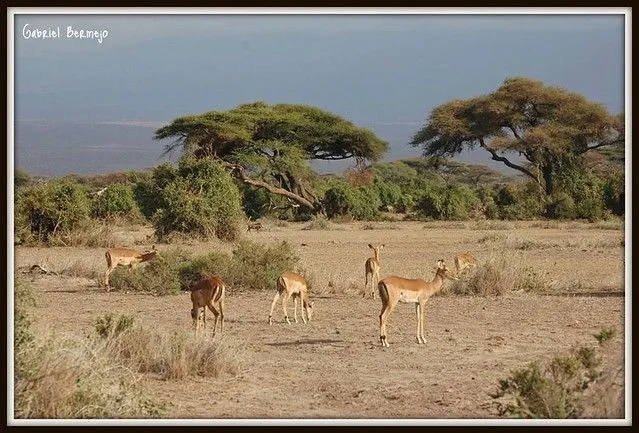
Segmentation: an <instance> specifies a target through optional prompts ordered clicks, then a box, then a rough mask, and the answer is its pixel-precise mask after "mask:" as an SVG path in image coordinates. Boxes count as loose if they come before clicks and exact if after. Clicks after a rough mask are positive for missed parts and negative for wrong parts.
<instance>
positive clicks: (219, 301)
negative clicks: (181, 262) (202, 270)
mask: <svg viewBox="0 0 639 433" xmlns="http://www.w3.org/2000/svg"><path fill="white" fill-rule="evenodd" d="M225 294H226V286H225V285H224V281H222V280H221V279H220V278H219V277H217V276H209V277H205V278H202V279H201V280H199V281H198V282H196V283H195V284H193V286H191V302H192V303H193V308H191V318H192V319H193V327H194V328H195V335H196V336H197V334H198V331H199V329H200V319H201V321H202V322H203V326H204V327H205V328H206V309H207V307H208V309H209V310H210V311H211V312H212V313H213V315H214V316H215V323H214V325H213V335H215V331H216V330H217V321H218V318H219V319H220V333H222V332H223V331H224V297H225V296H224V295H225Z"/></svg>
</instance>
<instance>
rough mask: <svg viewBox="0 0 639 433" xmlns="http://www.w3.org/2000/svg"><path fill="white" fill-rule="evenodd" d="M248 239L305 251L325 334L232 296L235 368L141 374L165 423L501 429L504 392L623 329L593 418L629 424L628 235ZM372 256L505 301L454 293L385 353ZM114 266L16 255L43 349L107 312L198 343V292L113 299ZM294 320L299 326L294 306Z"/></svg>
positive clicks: (59, 254) (456, 230) (407, 321)
mask: <svg viewBox="0 0 639 433" xmlns="http://www.w3.org/2000/svg"><path fill="white" fill-rule="evenodd" d="M150 234H152V229H151V228H150V227H144V226H140V227H133V226H130V227H121V228H119V229H118V230H117V232H115V234H114V235H115V241H116V243H117V245H118V246H129V247H134V248H139V249H140V250H142V249H143V248H144V247H150V246H151V244H152V243H153V241H151V240H150V238H149V237H148V236H149V235H150ZM243 237H244V238H248V239H250V240H251V241H254V242H258V243H262V244H267V245H274V244H278V243H280V242H281V241H286V242H288V243H289V244H290V245H291V246H292V247H293V249H294V250H295V252H296V253H297V255H298V256H299V258H300V260H299V269H297V270H299V271H300V272H301V273H303V274H304V275H306V277H307V279H308V281H309V283H310V298H311V300H312V301H313V302H314V308H313V316H312V320H311V321H310V322H309V323H307V324H304V323H302V320H301V318H300V317H298V320H299V322H298V323H295V322H294V321H293V323H292V324H290V325H289V324H286V323H285V322H284V318H283V313H282V309H281V305H280V304H279V303H278V304H277V305H276V307H275V310H274V313H273V319H274V323H273V324H272V325H270V326H269V324H268V315H269V309H270V306H271V302H272V300H273V297H274V295H275V289H274V288H273V290H272V291H267V290H259V291H258V290H251V288H247V287H233V286H229V287H227V291H226V303H225V307H226V308H225V328H224V332H223V333H221V334H220V333H218V334H217V335H215V336H214V337H213V335H212V329H211V328H212V326H211V325H212V321H211V322H209V325H208V327H207V328H206V329H205V331H204V332H203V335H201V336H199V337H198V338H199V340H200V341H202V342H204V341H210V340H211V339H212V340H213V341H218V342H220V343H224V344H225V345H226V346H227V348H231V349H232V352H233V354H232V356H233V363H234V365H235V368H233V369H231V370H232V371H228V372H225V371H222V372H220V374H217V375H215V376H199V375H189V376H188V377H185V378H182V379H179V380H177V379H171V378H166V377H161V376H160V375H158V374H154V373H137V374H136V380H137V383H138V384H139V386H140V387H141V389H142V390H143V391H144V392H145V393H147V394H148V395H149V396H151V398H152V399H153V400H155V401H157V402H159V403H160V404H161V405H162V406H163V407H164V410H163V412H162V413H161V415H160V416H161V417H162V418H178V419H184V418H197V419H220V418H221V419H237V418H240V419H250V418H286V419H291V418H306V419H308V418H314V419H320V418H329V419H330V418H353V419H393V418H407V419H434V418H446V419H457V418H461V419H469V418H499V417H501V416H502V415H500V412H499V411H498V406H497V401H496V399H494V398H493V397H491V395H490V394H491V393H493V392H494V391H495V390H496V389H497V386H498V382H499V380H500V379H504V378H506V377H507V376H509V374H510V372H511V371H512V370H514V369H518V368H522V367H523V366H525V365H526V364H528V363H529V362H531V361H539V362H542V363H543V362H547V361H548V360H550V359H552V358H553V357H555V356H558V355H561V354H563V353H566V352H567V351H569V350H571V348H574V347H575V346H577V345H591V344H592V343H595V344H596V341H595V339H594V338H593V335H594V334H596V333H598V332H599V331H601V330H602V329H610V328H614V329H616V333H615V334H614V337H613V338H612V341H610V342H609V343H610V344H609V346H608V349H607V352H606V355H605V356H606V363H607V364H606V365H608V371H609V372H610V377H609V380H608V381H607V382H606V383H605V385H601V388H599V389H597V388H596V387H595V388H594V389H593V390H592V391H591V392H592V395H591V396H590V397H589V398H591V399H592V404H591V406H592V407H593V408H597V407H598V408H599V409H598V410H595V411H594V412H588V411H586V413H585V414H584V416H591V417H600V416H605V417H611V418H614V417H617V416H618V415H619V414H620V412H619V410H621V411H623V405H624V400H623V398H624V392H625V385H624V383H625V376H624V371H625V370H624V359H625V358H624V357H625V332H624V331H625V325H624V323H625V305H626V302H627V298H626V292H625V290H626V289H625V284H624V269H625V267H624V245H625V243H624V227H623V223H616V224H608V223H606V222H601V223H585V222H550V221H548V222H545V221H536V222H534V221H533V222H523V221H522V222H518V221H507V222H506V221H476V222H475V221H469V222H416V221H396V222H391V221H388V222H372V223H363V222H346V223H341V224H338V223H330V224H329V225H328V226H326V227H322V228H321V229H314V227H313V226H312V225H309V223H282V222H278V221H265V222H264V223H263V229H262V230H260V231H251V232H246V233H245V234H244V235H243ZM369 243H370V244H373V245H379V244H385V248H384V249H383V250H382V251H381V254H380V262H381V272H380V277H381V278H384V277H385V276H388V275H398V276H403V277H408V278H423V279H425V280H427V281H428V280H431V279H432V278H433V276H434V273H435V266H436V261H437V260H438V259H440V258H441V259H444V260H445V261H446V263H447V265H448V266H449V267H453V266H454V265H453V257H454V255H455V254H457V253H459V252H470V253H471V254H473V255H474V256H475V257H476V258H477V259H478V261H479V264H480V266H481V265H482V264H486V263H492V264H493V265H494V266H495V267H498V268H499V272H500V273H501V275H502V276H503V277H504V278H502V284H503V285H505V286H504V287H502V289H500V293H498V294H489V295H472V294H471V295H463V294H456V293H455V292H454V291H453V290H452V287H453V286H454V284H459V283H458V282H453V281H446V283H445V284H444V287H443V290H442V291H441V292H440V293H439V294H437V295H435V296H433V297H432V298H431V299H430V300H429V301H428V303H427V305H426V314H425V336H426V344H425V345H421V344H417V342H416V318H415V308H414V307H413V306H412V305H408V304H399V305H398V306H397V308H396V309H395V310H394V311H393V313H392V315H391V316H390V319H389V322H388V326H387V335H388V342H389V343H390V347H388V348H383V347H382V346H381V344H380V341H379V314H380V310H381V307H382V305H381V301H380V298H379V295H378V294H377V295H376V298H375V299H372V298H371V297H370V296H366V297H364V296H363V294H364V281H365V280H364V278H365V277H364V262H365V261H366V259H367V258H368V257H370V256H371V250H370V249H369V248H368V246H367V245H368V244H369ZM177 246H179V247H180V248H183V249H186V250H189V251H191V252H193V253H205V252H208V251H213V250H218V251H224V252H230V251H232V250H233V248H234V245H232V244H228V243H223V242H221V241H210V242H189V243H184V244H180V245H175V244H156V247H157V249H158V250H159V254H162V252H163V251H166V250H169V249H172V248H176V247H177ZM104 253H105V248H85V247H82V248H76V247H48V248H41V247H23V246H16V247H15V267H16V274H18V273H21V272H26V271H25V270H28V269H30V267H32V266H33V265H36V264H37V265H39V266H40V267H41V268H42V269H46V270H48V271H50V272H49V273H47V274H33V273H31V274H26V278H28V280H29V282H30V284H31V285H32V287H33V290H34V293H35V295H36V303H35V305H34V306H33V307H31V308H30V314H31V315H32V317H33V319H32V320H33V323H32V329H33V333H34V334H35V335H36V337H37V338H45V337H47V336H49V337H50V336H63V335H77V336H82V335H85V334H88V333H90V332H92V330H93V328H94V323H95V321H96V318H98V317H100V316H103V315H105V314H107V313H112V314H115V315H118V314H125V315H128V316H132V317H134V318H135V320H136V322H137V323H141V324H143V325H145V326H148V327H150V328H152V329H155V330H157V331H158V332H160V333H164V334H167V335H169V334H174V333H183V332H186V333H192V332H193V330H192V327H191V326H192V321H191V317H190V313H189V311H190V308H191V300H190V297H189V292H182V293H180V294H177V295H166V296H156V295H152V294H142V293H135V292H126V291H117V290H115V291H111V292H108V293H107V292H106V291H105V289H104V287H103V286H102V285H101V278H102V276H103V273H104V270H105V269H106V263H105V258H104ZM141 266H145V264H142V265H141ZM471 272H472V271H471ZM466 278H467V277H466ZM273 287H274V286H273ZM288 311H289V316H291V319H292V316H293V314H292V313H293V302H292V301H291V302H289V304H288ZM299 314H300V311H299V309H298V316H299ZM211 316H212V315H209V317H211ZM604 391H605V392H604ZM603 398H606V399H607V400H606V401H602V400H601V399H603ZM597 399H599V400H597ZM602 407H609V408H610V410H608V411H607V412H606V411H603V412H602V410H601V408H602ZM593 410H594V409H593ZM621 417H623V412H621Z"/></svg>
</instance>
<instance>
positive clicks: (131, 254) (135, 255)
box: [104, 245, 158, 292]
mask: <svg viewBox="0 0 639 433" xmlns="http://www.w3.org/2000/svg"><path fill="white" fill-rule="evenodd" d="M157 253H158V251H157V250H156V249H155V245H153V247H152V248H151V250H146V251H145V252H143V253H141V252H139V251H137V250H132V249H131V248H110V249H108V250H107V251H106V253H104V257H105V258H106V262H107V270H106V272H105V273H104V285H105V287H106V291H107V292H108V291H109V290H111V286H109V275H110V274H111V272H113V270H114V269H115V268H116V267H118V266H128V267H129V270H131V269H132V268H133V267H134V266H136V265H137V264H138V263H142V262H147V261H149V260H151V259H154V258H155V256H156V255H157Z"/></svg>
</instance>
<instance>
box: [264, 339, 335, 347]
mask: <svg viewBox="0 0 639 433" xmlns="http://www.w3.org/2000/svg"><path fill="white" fill-rule="evenodd" d="M343 342H344V340H332V339H315V340H295V341H285V342H282V343H266V344H267V345H269V346H296V345H298V344H326V343H343Z"/></svg>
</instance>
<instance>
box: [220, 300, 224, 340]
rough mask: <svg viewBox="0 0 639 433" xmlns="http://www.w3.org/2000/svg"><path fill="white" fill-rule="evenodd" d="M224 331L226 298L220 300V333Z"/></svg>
mask: <svg viewBox="0 0 639 433" xmlns="http://www.w3.org/2000/svg"><path fill="white" fill-rule="evenodd" d="M222 332H224V300H222V301H220V334H221V333H222Z"/></svg>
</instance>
